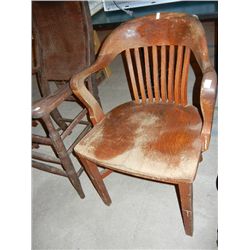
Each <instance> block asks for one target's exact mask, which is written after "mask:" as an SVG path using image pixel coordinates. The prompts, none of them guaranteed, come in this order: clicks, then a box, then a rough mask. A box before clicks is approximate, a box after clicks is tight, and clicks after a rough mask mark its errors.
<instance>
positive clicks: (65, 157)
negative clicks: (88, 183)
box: [42, 116, 85, 199]
mask: <svg viewBox="0 0 250 250" xmlns="http://www.w3.org/2000/svg"><path fill="white" fill-rule="evenodd" d="M42 119H43V121H44V123H45V126H46V127H47V129H48V132H49V137H50V139H51V141H52V146H53V148H54V149H55V151H56V153H57V155H58V157H59V159H60V160H61V164H62V166H63V168H64V170H65V172H66V174H67V176H68V178H69V180H70V182H71V183H72V185H73V187H74V188H75V189H76V191H77V193H78V194H79V196H80V197H81V198H82V199H83V198H84V197H85V195H84V193H83V190H82V186H81V183H80V180H79V177H78V175H77V173H76V171H75V168H74V166H73V163H72V161H71V159H70V157H69V154H68V153H67V150H66V148H65V146H64V144H63V141H62V139H61V137H60V135H59V133H58V131H57V130H56V129H55V127H54V125H53V123H52V121H51V119H50V117H49V116H44V117H43V118H42Z"/></svg>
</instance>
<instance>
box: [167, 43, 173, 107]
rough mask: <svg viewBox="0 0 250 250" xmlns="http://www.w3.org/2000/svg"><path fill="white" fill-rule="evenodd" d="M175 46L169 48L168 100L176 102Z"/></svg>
mask: <svg viewBox="0 0 250 250" xmlns="http://www.w3.org/2000/svg"><path fill="white" fill-rule="evenodd" d="M173 88H174V45H170V48H169V64H168V100H169V102H173V100H174V91H173Z"/></svg>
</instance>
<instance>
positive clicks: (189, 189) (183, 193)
mask: <svg viewBox="0 0 250 250" xmlns="http://www.w3.org/2000/svg"><path fill="white" fill-rule="evenodd" d="M177 189H178V192H179V198H180V201H179V202H180V207H181V214H182V220H183V224H184V228H185V232H186V234H187V235H189V236H192V235H193V184H192V183H179V184H178V187H177Z"/></svg>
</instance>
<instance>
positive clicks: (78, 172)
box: [77, 167, 83, 177]
mask: <svg viewBox="0 0 250 250" xmlns="http://www.w3.org/2000/svg"><path fill="white" fill-rule="evenodd" d="M82 172H83V167H80V168H79V170H78V171H77V176H78V177H79V176H80V175H81V174H82Z"/></svg>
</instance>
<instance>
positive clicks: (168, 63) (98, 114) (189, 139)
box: [71, 13, 217, 235]
mask: <svg viewBox="0 0 250 250" xmlns="http://www.w3.org/2000/svg"><path fill="white" fill-rule="evenodd" d="M191 52H192V53H193V54H194V56H195V58H196V60H197V62H198V64H199V66H200V68H201V70H202V73H203V79H202V82H201V91H200V106H201V114H200V113H199V112H198V110H197V108H196V107H194V106H192V105H191V104H188V102H187V100H188V98H187V82H188V69H189V59H190V53H191ZM120 53H125V57H126V60H127V64H128V71H129V74H130V80H131V84H132V89H133V96H134V100H133V101H130V102H128V103H124V104H122V105H120V106H118V107H116V108H114V109H113V110H112V111H110V112H108V113H107V114H106V115H105V114H104V113H103V111H102V109H101V107H100V106H99V104H98V102H97V101H96V100H95V98H94V97H93V96H92V95H91V93H90V92H89V91H88V90H87V88H86V87H85V84H84V79H86V77H88V76H89V75H91V74H93V73H94V72H96V71H98V70H99V69H102V68H103V67H106V66H107V65H108V64H110V63H111V61H112V60H113V59H114V58H115V57H116V56H117V55H118V54H120ZM216 79H217V78H216V73H215V71H214V68H213V66H212V65H211V62H210V59H209V55H208V48H207V42H206V38H205V33H204V30H203V27H202V25H201V23H200V22H199V20H198V19H197V18H196V17H194V16H191V15H187V14H182V13H160V15H159V14H158V15H149V16H145V17H141V18H137V19H134V20H131V21H128V22H127V23H124V24H122V25H120V26H119V27H118V28H117V29H115V30H114V31H113V32H112V33H111V34H110V36H109V37H108V38H107V39H106V41H105V42H104V44H103V46H102V49H101V51H100V54H99V56H98V58H97V60H96V62H95V63H94V64H93V65H92V66H91V67H89V68H88V69H86V70H84V71H83V72H81V73H79V74H77V75H75V76H74V77H73V78H72V80H71V87H72V90H73V92H74V93H75V94H76V95H77V96H78V98H79V99H80V100H81V101H82V102H83V103H84V104H85V105H86V107H87V109H88V111H89V114H90V119H91V121H92V123H93V125H94V128H93V129H92V130H91V131H90V132H89V133H88V134H87V135H86V136H85V137H84V138H83V139H82V140H81V141H80V143H79V144H78V145H77V146H76V147H75V152H76V154H77V155H78V157H79V158H80V160H81V161H82V163H83V165H84V166H85V170H86V172H87V173H88V175H89V177H90V179H91V181H92V183H93V185H94V186H95V188H96V190H97V191H98V193H99V195H100V197H101V198H102V200H103V202H104V203H105V204H106V205H110V204H111V199H110V197H109V194H108V192H107V190H106V187H105V185H104V182H103V178H102V177H101V175H100V173H99V171H98V168H97V165H100V166H103V167H105V168H108V169H110V170H112V171H116V172H121V173H125V174H128V175H132V176H137V177H142V178H145V179H151V180H157V181H160V182H164V183H172V184H175V185H176V186H177V187H178V189H177V190H178V191H179V196H180V207H181V211H182V218H183V222H184V227H185V232H186V234H188V235H192V233H193V205H192V202H193V200H192V192H193V191H192V183H193V181H194V179H195V175H196V172H197V167H198V163H199V160H200V157H201V153H202V152H204V151H205V150H207V149H208V146H209V141H210V135H211V127H212V119H213V112H214V104H215V99H216V86H217V80H216ZM96 164H97V165H96Z"/></svg>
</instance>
